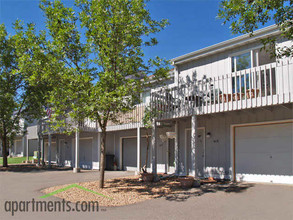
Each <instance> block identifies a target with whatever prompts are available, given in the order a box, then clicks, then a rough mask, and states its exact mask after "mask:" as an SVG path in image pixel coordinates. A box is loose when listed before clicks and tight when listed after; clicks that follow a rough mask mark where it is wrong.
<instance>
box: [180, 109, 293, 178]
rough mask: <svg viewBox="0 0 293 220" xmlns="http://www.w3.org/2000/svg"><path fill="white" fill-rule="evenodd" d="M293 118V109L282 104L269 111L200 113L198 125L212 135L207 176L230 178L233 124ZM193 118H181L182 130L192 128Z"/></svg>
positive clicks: (208, 142) (207, 161)
mask: <svg viewBox="0 0 293 220" xmlns="http://www.w3.org/2000/svg"><path fill="white" fill-rule="evenodd" d="M285 119H292V111H291V110H290V109H286V108H284V107H281V106H276V107H272V108H270V109H268V110H264V109H255V110H247V111H245V112H230V113H221V114H214V115H213V116H199V118H198V127H204V128H205V131H206V133H207V132H210V133H211V137H210V138H206V149H205V151H206V157H205V160H206V164H205V165H206V175H207V176H214V177H223V176H225V177H226V178H228V177H229V175H230V171H231V167H230V166H231V158H230V153H231V151H230V147H231V146H230V144H231V142H230V141H231V140H230V138H231V136H230V135H231V134H230V129H231V125H233V124H242V123H253V122H267V121H276V120H285ZM190 120H191V119H188V120H187V119H184V120H182V121H180V128H181V129H180V130H183V129H185V128H190ZM179 139H180V145H179V146H180V151H181V153H180V160H182V155H183V158H184V153H183V152H184V149H182V146H185V141H190V140H185V138H184V136H183V134H182V132H180V137H179Z"/></svg>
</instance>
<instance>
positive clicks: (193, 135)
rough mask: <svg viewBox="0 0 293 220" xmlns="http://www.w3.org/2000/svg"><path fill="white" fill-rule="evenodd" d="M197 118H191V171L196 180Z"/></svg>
mask: <svg viewBox="0 0 293 220" xmlns="http://www.w3.org/2000/svg"><path fill="white" fill-rule="evenodd" d="M197 136H198V134H197V116H196V115H192V117H191V169H192V172H194V177H195V178H198V175H197V164H196V163H197V161H196V156H197V155H196V153H197V152H196V151H197V147H198V146H197Z"/></svg>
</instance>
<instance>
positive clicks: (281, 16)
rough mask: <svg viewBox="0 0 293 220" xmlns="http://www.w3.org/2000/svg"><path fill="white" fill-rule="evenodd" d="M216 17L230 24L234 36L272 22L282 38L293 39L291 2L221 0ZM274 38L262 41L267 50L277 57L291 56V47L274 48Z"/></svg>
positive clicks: (284, 0) (292, 53)
mask: <svg viewBox="0 0 293 220" xmlns="http://www.w3.org/2000/svg"><path fill="white" fill-rule="evenodd" d="M218 17H219V18H220V19H223V20H224V24H225V23H231V29H232V32H233V33H234V34H245V33H251V34H253V31H254V30H256V29H258V28H259V26H260V25H265V24H266V23H268V22H271V21H274V22H275V24H276V25H278V27H279V28H280V30H281V32H282V36H283V37H285V38H287V39H289V40H292V39H293V1H292V0H266V1H263V0H223V1H221V4H220V9H219V13H218ZM275 42H276V38H267V39H265V40H263V43H264V46H268V48H267V50H270V52H271V53H272V54H273V55H276V56H278V57H282V56H287V57H289V56H292V55H293V46H284V47H280V48H275Z"/></svg>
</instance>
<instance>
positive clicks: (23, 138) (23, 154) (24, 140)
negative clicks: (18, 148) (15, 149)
mask: <svg viewBox="0 0 293 220" xmlns="http://www.w3.org/2000/svg"><path fill="white" fill-rule="evenodd" d="M21 144H22V156H23V157H24V156H25V151H26V150H25V145H26V136H25V135H24V136H22V139H21Z"/></svg>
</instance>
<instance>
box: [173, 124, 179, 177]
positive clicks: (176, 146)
mask: <svg viewBox="0 0 293 220" xmlns="http://www.w3.org/2000/svg"><path fill="white" fill-rule="evenodd" d="M175 134H176V137H175V140H174V142H175V143H174V145H175V146H174V148H175V155H174V156H175V173H176V174H177V175H179V121H176V124H175Z"/></svg>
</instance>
